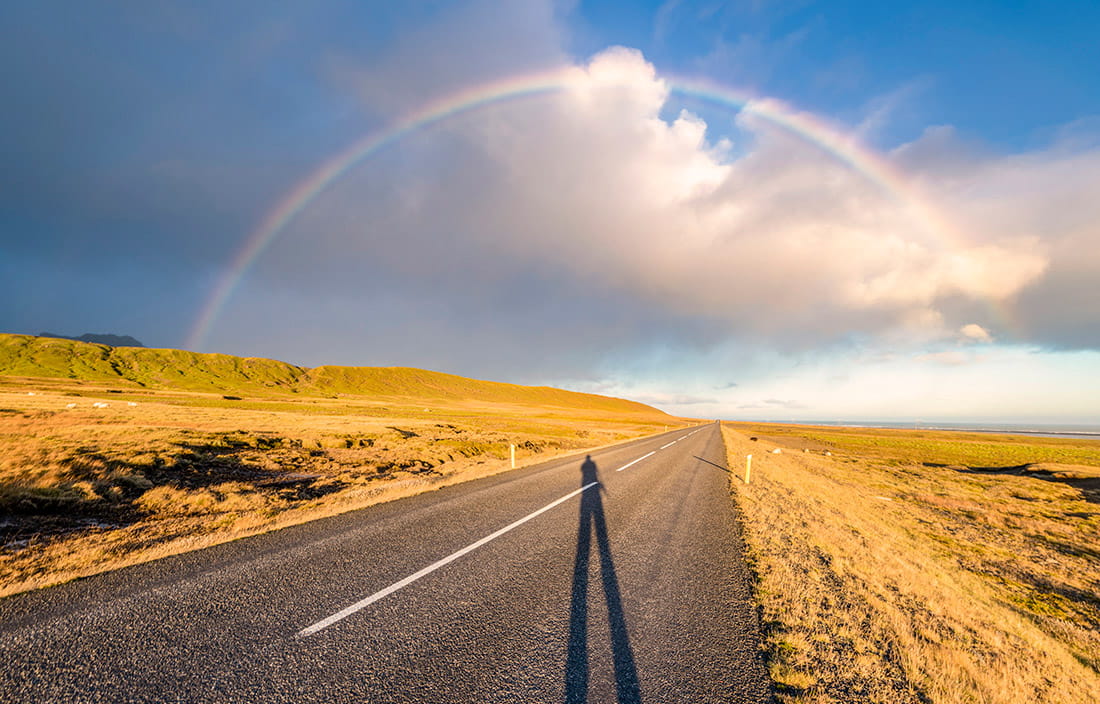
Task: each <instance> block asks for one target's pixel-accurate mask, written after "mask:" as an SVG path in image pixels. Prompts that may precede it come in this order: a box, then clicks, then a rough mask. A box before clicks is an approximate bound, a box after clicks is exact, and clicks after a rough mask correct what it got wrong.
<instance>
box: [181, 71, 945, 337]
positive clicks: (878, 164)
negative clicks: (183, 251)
mask: <svg viewBox="0 0 1100 704" xmlns="http://www.w3.org/2000/svg"><path fill="white" fill-rule="evenodd" d="M585 75H586V73H585V71H584V70H583V69H581V68H577V67H569V68H565V69H558V70H554V71H549V72H544V73H537V74H529V75H524V76H516V77H512V78H508V79H505V80H500V81H494V82H492V83H486V84H482V85H479V86H475V87H472V88H468V89H465V90H461V91H459V92H457V93H454V94H452V95H448V96H446V97H444V98H441V99H439V100H436V101H434V102H432V103H429V104H427V105H425V106H424V107H422V108H420V109H418V110H416V111H414V112H413V113H411V114H409V115H407V116H405V117H404V118H402V119H399V120H397V121H396V122H395V123H393V124H392V125H391V126H389V127H388V128H386V129H383V130H381V131H378V132H375V133H372V134H369V135H367V136H365V137H363V138H362V139H359V140H357V141H355V142H353V143H351V144H350V145H348V147H347V148H345V149H344V150H343V151H341V152H339V153H338V154H336V155H334V156H333V157H331V158H329V159H328V160H327V161H325V162H324V163H322V164H321V165H320V166H319V167H318V168H316V169H315V170H314V171H313V172H312V173H310V174H309V175H308V176H307V177H306V178H305V179H303V180H302V181H301V182H300V183H298V184H297V185H296V186H294V187H293V188H292V189H290V190H289V191H288V192H287V193H286V194H285V195H284V196H283V197H282V198H281V199H280V200H279V202H278V203H277V204H276V206H275V207H274V208H273V209H272V210H271V212H269V213H268V214H267V215H266V216H264V218H263V219H262V220H261V221H260V223H259V225H258V226H257V227H256V228H255V229H254V230H253V231H252V232H251V234H249V236H248V238H247V239H246V240H245V243H244V246H243V247H242V248H241V249H240V251H239V252H238V253H237V254H236V255H235V256H234V257H233V260H232V261H231V262H230V265H229V267H228V269H227V270H226V271H225V273H224V275H223V276H222V277H221V278H220V279H219V280H218V282H217V283H216V285H215V286H214V288H213V290H212V291H211V293H210V295H209V297H208V298H207V299H206V302H205V303H204V304H203V307H202V309H201V310H200V312H199V315H198V317H197V318H196V320H195V322H194V324H193V325H192V328H191V331H190V333H189V334H188V337H187V341H186V343H185V346H186V347H187V348H188V349H201V348H202V346H203V344H204V343H205V341H206V337H207V335H208V334H209V332H210V329H211V328H212V326H213V324H214V322H215V321H216V320H217V318H218V316H219V315H220V314H221V311H222V309H223V308H224V306H225V304H226V303H227V302H228V300H229V298H230V296H232V294H233V291H234V289H235V288H236V287H237V284H238V283H239V282H240V281H241V279H242V278H243V277H244V275H245V273H246V272H247V270H248V269H249V267H251V265H252V264H253V262H255V261H256V259H257V258H258V257H259V256H260V254H262V253H263V251H264V250H265V249H266V248H267V247H268V246H269V245H270V244H271V242H272V241H273V240H274V239H275V238H276V237H277V236H278V235H279V233H280V232H282V230H283V229H284V228H285V227H286V226H287V224H288V223H289V222H290V221H291V220H293V219H294V217H295V216H296V215H298V214H299V213H300V212H301V211H302V210H303V209H304V208H305V207H306V206H308V205H309V203H310V202H311V201H312V200H313V199H314V198H315V197H316V196H317V195H318V194H319V193H321V192H322V191H324V190H325V189H326V188H327V187H328V186H330V185H331V184H332V183H334V182H335V181H337V180H339V179H340V177H341V176H343V175H344V174H345V173H346V172H347V171H348V170H349V169H351V168H352V167H354V166H355V165H356V164H359V163H360V162H362V161H364V160H365V159H368V158H369V157H371V156H372V155H374V154H376V153H377V152H378V151H379V150H381V149H383V148H384V147H386V146H388V145H390V144H392V143H394V142H396V141H398V140H400V139H401V138H403V137H405V136H406V135H408V134H410V133H412V132H415V131H417V130H419V129H423V128H425V127H427V126H429V125H433V124H436V123H438V122H441V121H443V120H445V119H447V118H450V117H454V116H456V115H459V114H461V113H466V112H470V111H472V110H476V109H478V108H481V107H485V106H487V105H491V104H497V103H500V102H505V101H510V100H516V99H521V98H527V97H530V96H536V95H543V94H547V93H554V92H558V91H562V90H565V89H567V88H568V87H570V86H571V85H577V84H579V82H580V81H583V80H584V78H585ZM665 84H666V85H667V86H668V88H669V90H670V91H671V92H673V93H678V94H682V95H686V96H690V97H694V98H697V99H700V100H704V101H707V102H711V103H715V104H718V105H721V106H724V107H733V108H736V109H737V110H741V111H744V112H747V113H751V114H754V115H758V116H760V117H762V118H764V119H765V120H767V121H768V122H771V123H773V124H775V125H777V126H779V127H781V128H783V129H785V130H787V131H789V132H790V133H792V134H794V135H796V136H798V137H799V138H801V139H803V140H804V141H806V142H809V143H811V144H814V145H816V146H817V147H819V148H821V149H822V150H824V151H825V152H827V153H829V154H831V155H833V156H834V157H835V158H837V159H839V160H840V161H841V162H843V163H845V164H847V165H848V166H850V167H851V168H853V169H855V170H856V171H858V172H859V173H861V174H863V175H864V177H866V178H867V179H869V180H870V181H872V182H874V183H876V184H877V185H879V186H880V187H881V188H882V189H884V190H885V191H886V192H888V193H889V194H890V195H892V196H893V197H894V198H895V199H896V200H897V201H898V202H900V203H902V204H904V205H905V206H906V207H908V208H910V209H911V212H913V213H914V214H915V215H917V216H918V217H919V218H920V219H921V220H922V221H923V222H924V223H925V224H926V226H927V230H928V232H929V234H930V235H932V236H933V237H937V238H939V239H941V240H946V241H949V242H954V241H957V240H958V239H959V238H958V236H957V235H956V234H955V233H954V231H953V230H952V229H951V228H950V227H949V226H948V225H947V223H946V222H945V221H944V219H943V218H941V217H939V216H938V215H937V214H936V213H935V211H934V209H933V208H931V207H930V206H929V205H928V204H927V203H926V202H925V199H924V198H923V197H921V195H920V194H919V193H918V192H916V191H915V190H914V189H913V187H912V186H911V185H910V184H909V183H908V181H907V180H906V179H905V177H904V176H903V175H902V174H901V173H900V172H899V171H898V170H897V169H895V168H894V167H893V166H891V165H890V164H889V163H888V162H886V160H884V159H883V158H882V157H881V156H879V155H878V154H876V153H875V152H873V151H871V150H870V149H868V148H866V147H865V146H863V145H862V144H861V143H860V142H859V141H858V140H856V139H854V138H852V137H850V136H848V135H846V134H845V133H844V132H843V131H842V130H839V129H837V128H835V127H833V126H831V125H829V124H828V123H826V122H825V121H824V120H822V119H821V118H818V117H816V116H814V115H811V114H809V113H805V112H798V111H796V110H793V109H791V108H789V107H788V106H787V105H785V104H784V103H782V102H780V101H778V100H774V99H769V98H757V97H754V96H752V95H750V94H748V93H746V92H743V91H738V90H735V89H732V88H729V87H727V86H721V85H718V84H714V83H710V82H706V81H699V80H683V79H672V80H668V79H665Z"/></svg>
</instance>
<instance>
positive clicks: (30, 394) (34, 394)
mask: <svg viewBox="0 0 1100 704" xmlns="http://www.w3.org/2000/svg"><path fill="white" fill-rule="evenodd" d="M27 395H28V396H37V395H38V394H36V393H35V392H33V391H28V392H27Z"/></svg>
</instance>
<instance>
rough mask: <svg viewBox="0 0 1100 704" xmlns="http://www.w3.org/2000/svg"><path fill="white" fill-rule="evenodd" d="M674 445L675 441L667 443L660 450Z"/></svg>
mask: <svg viewBox="0 0 1100 704" xmlns="http://www.w3.org/2000/svg"><path fill="white" fill-rule="evenodd" d="M675 444H676V441H675V440H673V441H672V442H670V443H668V444H667V445H661V449H662V450H663V449H665V448H666V447H672V446H673V445H675Z"/></svg>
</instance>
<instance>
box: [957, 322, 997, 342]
mask: <svg viewBox="0 0 1100 704" xmlns="http://www.w3.org/2000/svg"><path fill="white" fill-rule="evenodd" d="M959 334H960V335H962V336H963V338H965V339H967V340H972V341H974V342H993V336H992V335H990V334H989V331H988V330H986V329H985V328H983V327H982V326H981V325H978V324H976V323H967V324H966V325H963V326H962V327H961V328H959Z"/></svg>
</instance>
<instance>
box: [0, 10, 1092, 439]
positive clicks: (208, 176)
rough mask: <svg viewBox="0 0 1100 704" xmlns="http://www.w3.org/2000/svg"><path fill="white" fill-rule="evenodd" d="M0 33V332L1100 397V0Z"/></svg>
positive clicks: (159, 14) (282, 16)
mask: <svg viewBox="0 0 1100 704" xmlns="http://www.w3.org/2000/svg"><path fill="white" fill-rule="evenodd" d="M0 26H2V27H4V29H5V31H4V34H5V37H4V41H3V42H0V65H2V66H3V67H4V68H3V70H2V72H0V90H2V91H3V95H4V101H5V105H7V106H10V109H8V110H5V112H4V114H3V115H2V116H0V154H2V155H3V159H2V161H0V238H2V239H0V245H2V250H0V251H2V257H0V293H2V295H3V297H4V300H6V301H8V302H9V303H8V305H7V306H4V307H3V308H0V330H3V331H7V332H21V333H37V332H41V331H52V332H58V333H63V334H74V335H75V334H80V333H83V332H111V333H116V334H128V335H133V336H135V337H137V338H139V339H141V340H143V341H144V342H145V343H146V344H149V345H153V346H163V347H178V346H188V345H191V346H194V347H198V348H200V349H202V350H205V351H220V352H228V353H233V354H241V355H251V356H266V357H275V358H280V359H285V360H288V361H292V362H296V363H301V364H307V365H316V364H323V363H343V364H366V365H371V364H396V365H410V366H422V367H427V368H432V369H440V370H445V371H450V372H454V373H459V374H466V375H471V376H478V377H482V378H492V379H502V380H509V381H517V382H526V383H555V384H559V385H564V386H568V387H571V388H580V389H584V390H593V391H599V392H605V393H612V394H617V395H625V396H630V397H633V398H638V399H641V400H645V401H649V402H653V403H656V404H657V405H659V406H661V407H663V408H665V409H667V410H670V411H673V412H677V413H682V414H687V415H696V416H708V417H709V416H722V417H743V418H774V419H800V418H801V419H830V418H836V419H871V418H883V419H914V418H920V419H924V420H935V419H941V420H1004V421H1020V422H1043V421H1048V422H1066V423H1069V422H1095V423H1100V402H1098V401H1096V399H1098V398H1100V295H1098V293H1100V292H1098V287H1097V284H1096V283H1095V282H1096V281H1098V280H1100V202H1098V199H1097V198H1095V193H1097V192H1100V72H1097V71H1096V70H1095V67H1096V66H1098V65H1100V45H1098V43H1097V42H1096V41H1095V28H1096V27H1098V26H1100V6H1098V5H1097V4H1096V3H1094V2H1062V3H1056V4H1053V5H1052V4H1050V3H1037V2H1036V3H985V2H969V3H958V2H956V3H947V2H921V3H871V2H828V3H823V2H821V3H818V2H799V1H792V2H783V1H780V2H743V3H716V2H691V1H689V0H682V1H680V2H676V1H675V0H673V1H670V2H664V3H641V2H639V3H621V2H610V1H608V2H552V1H550V0H547V1H540V2H514V3H506V4H501V3H496V2H487V1H482V2H411V3H371V2H351V1H350V0H348V1H346V2H321V3H305V2H280V1H277V0H272V1H267V2H240V3H232V4H225V3H220V2H189V3H167V2H148V3H136V4H135V3H122V2H119V3H112V2H104V3H96V4H90V3H78V2H38V3H30V2H26V3H23V2H18V3H7V4H5V5H4V7H3V8H2V9H0ZM534 75H541V76H546V75H552V76H554V79H553V80H554V81H555V86H556V87H555V90H553V91H548V92H543V93H539V94H536V95H526V94H525V95H524V96H516V95H511V96H510V97H508V98H507V99H502V100H488V101H485V102H484V104H479V105H478V106H476V107H473V108H471V109H468V110H464V111H459V113H458V114H455V115H453V116H450V117H447V118H445V119H440V120H436V121H431V122H430V124H427V125H425V126H424V127H422V128H418V129H415V130H410V131H408V132H407V133H402V135H401V137H400V139H393V140H391V142H390V143H389V144H388V146H387V147H386V148H385V149H382V150H380V151H378V152H377V153H372V154H371V155H370V156H369V158H364V159H362V160H360V161H357V162H356V163H355V164H354V165H352V166H351V167H349V168H348V169H347V170H346V171H344V172H342V175H341V176H340V177H339V178H335V179H332V180H331V182H327V183H326V186H325V187H324V188H322V189H320V190H319V192H318V193H317V195H316V196H315V197H313V198H311V199H309V200H308V201H304V202H303V203H302V207H301V209H300V210H299V211H296V215H295V216H294V217H293V218H291V219H290V220H288V221H287V222H286V223H285V226H283V227H281V228H279V229H278V231H277V232H276V233H275V235H274V236H273V237H272V239H271V242H270V244H269V245H268V246H267V247H265V248H264V249H263V250H262V252H261V253H260V254H259V255H258V256H257V257H255V258H254V260H253V261H250V262H249V265H248V267H247V268H246V269H244V270H243V272H241V276H239V277H237V278H235V279H233V280H234V281H235V285H234V286H233V287H232V290H231V293H230V295H229V296H228V297H227V298H226V299H225V301H224V305H222V306H221V307H220V308H219V309H218V311H217V315H216V316H214V317H213V318H212V320H211V323H210V325H209V329H208V330H207V331H206V334H205V335H196V334H195V330H196V326H197V324H198V321H199V320H200V318H201V315H202V312H203V310H204V309H210V307H211V300H212V296H213V295H214V292H215V291H217V290H218V287H219V284H224V283H225V282H226V281H227V278H226V277H227V276H231V275H232V273H233V272H232V269H233V262H234V259H235V258H236V257H237V256H238V253H239V252H240V251H241V250H242V247H244V246H245V244H246V243H247V242H248V240H249V237H250V235H251V234H252V233H255V232H256V231H257V228H259V227H260V226H261V224H262V223H263V222H264V220H265V217H267V216H269V215H270V214H271V213H272V212H273V211H274V210H276V208H277V206H278V205H279V204H280V203H285V202H287V200H288V197H289V195H288V194H292V193H294V192H295V189H296V187H298V186H300V185H301V184H302V183H303V182H304V181H306V180H308V179H309V178H310V176H311V174H315V173H316V170H317V169H318V168H319V167H321V166H322V165H324V164H325V163H326V162H329V161H330V160H331V159H333V158H334V157H335V156H336V155H339V154H341V153H345V152H346V151H347V149H348V148H349V146H350V145H352V144H354V143H356V142H357V140H361V139H363V138H365V137H369V136H371V135H381V136H385V135H386V134H387V133H388V131H389V130H392V128H393V127H394V126H401V125H404V124H407V122H408V118H409V116H410V115H415V114H417V113H418V111H421V110H423V109H424V108H425V106H430V105H435V104H438V103H440V101H443V100H445V99H446V98H448V97H451V96H455V95H459V94H463V93H464V92H465V93H471V92H474V93H476V92H477V91H479V90H482V92H483V93H485V91H484V90H483V89H484V88H485V87H486V86H496V85H503V84H504V83H507V82H508V81H513V82H516V81H518V82H519V83H523V80H522V79H523V78H524V77H529V76H534ZM685 79H699V80H701V81H705V82H707V83H708V84H710V85H713V86H719V87H722V90H724V91H726V94H727V95H737V96H741V97H750V96H751V97H752V98H753V100H752V102H751V103H750V105H748V106H747V107H746V106H738V105H735V104H726V105H721V104H716V103H714V102H701V101H699V100H698V99H694V98H691V97H690V96H687V97H685V96H684V95H682V94H679V93H677V92H675V90H674V89H675V87H676V86H677V85H678V84H679V83H680V82H682V81H683V80H685ZM490 92H491V91H490ZM506 97H507V96H506ZM742 108H743V109H742ZM683 110H686V111H687V112H682V111H683ZM784 125H786V126H784ZM791 125H793V126H794V129H793V131H792V129H791ZM823 144H824V145H825V148H823V147H822V145H823Z"/></svg>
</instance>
